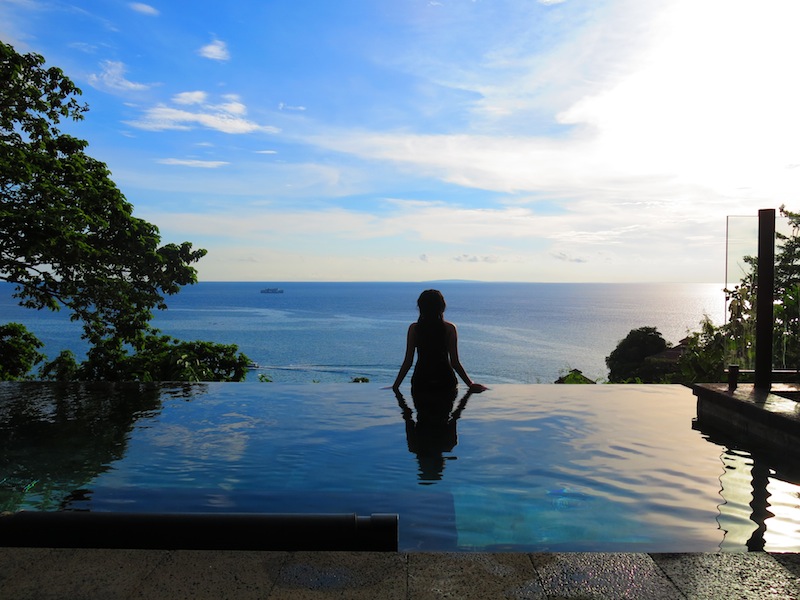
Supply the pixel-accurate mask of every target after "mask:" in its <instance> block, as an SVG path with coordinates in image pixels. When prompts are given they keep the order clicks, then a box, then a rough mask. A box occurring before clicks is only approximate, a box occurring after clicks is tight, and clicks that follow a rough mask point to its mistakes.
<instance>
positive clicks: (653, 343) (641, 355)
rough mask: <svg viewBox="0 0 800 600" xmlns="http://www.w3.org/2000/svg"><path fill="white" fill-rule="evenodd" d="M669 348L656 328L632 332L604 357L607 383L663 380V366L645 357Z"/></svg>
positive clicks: (641, 328) (645, 328)
mask: <svg viewBox="0 0 800 600" xmlns="http://www.w3.org/2000/svg"><path fill="white" fill-rule="evenodd" d="M668 347H669V345H668V344H667V342H666V341H665V340H664V338H663V337H662V336H661V333H659V331H658V330H657V329H656V328H655V327H639V328H638V329H632V330H631V331H630V332H629V333H628V335H627V336H625V338H624V339H623V340H621V341H620V342H619V344H617V347H616V348H615V349H614V350H613V352H611V354H610V355H608V356H607V357H606V366H607V367H608V369H609V374H608V381H609V383H626V382H630V381H639V382H642V383H656V382H660V381H662V380H663V378H664V376H665V368H664V366H663V365H662V364H661V363H660V362H658V361H653V360H648V358H650V357H652V356H654V355H656V354H658V353H660V352H663V351H664V350H666V349H667V348H668Z"/></svg>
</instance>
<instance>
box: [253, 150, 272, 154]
mask: <svg viewBox="0 0 800 600" xmlns="http://www.w3.org/2000/svg"><path fill="white" fill-rule="evenodd" d="M254 152H255V153H256V154H277V153H278V151H277V150H255V151H254Z"/></svg>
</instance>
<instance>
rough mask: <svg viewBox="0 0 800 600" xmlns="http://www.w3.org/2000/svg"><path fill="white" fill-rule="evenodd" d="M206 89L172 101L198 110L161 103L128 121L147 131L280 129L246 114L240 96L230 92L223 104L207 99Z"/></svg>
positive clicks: (182, 94) (268, 130) (242, 131)
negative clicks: (257, 121)
mask: <svg viewBox="0 0 800 600" xmlns="http://www.w3.org/2000/svg"><path fill="white" fill-rule="evenodd" d="M206 99H207V94H206V93H205V92H200V91H194V92H182V93H180V94H176V95H175V96H173V98H172V101H173V102H174V103H175V104H178V105H180V106H196V107H197V108H196V109H195V110H188V109H185V108H176V107H173V106H166V105H164V104H159V105H157V106H154V107H152V108H149V109H147V110H146V111H145V113H144V115H143V116H142V118H141V119H138V120H136V121H127V124H128V125H131V126H132V127H136V128H137V129H145V130H147V131H170V130H190V129H193V128H195V127H204V128H207V129H213V130H215V131H220V132H222V133H231V134H244V133H256V132H263V133H277V132H278V131H279V129H278V128H277V127H272V126H270V125H259V124H258V123H255V122H253V121H250V120H248V119H246V118H244V117H245V115H246V114H247V107H246V106H245V105H244V104H243V103H242V102H241V101H239V98H238V96H236V95H234V94H227V95H225V96H223V100H225V101H224V102H222V103H220V104H209V103H206V102H205V101H206Z"/></svg>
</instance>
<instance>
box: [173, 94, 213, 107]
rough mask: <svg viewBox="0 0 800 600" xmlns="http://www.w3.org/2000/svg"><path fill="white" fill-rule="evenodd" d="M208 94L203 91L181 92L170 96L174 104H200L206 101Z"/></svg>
mask: <svg viewBox="0 0 800 600" xmlns="http://www.w3.org/2000/svg"><path fill="white" fill-rule="evenodd" d="M207 97H208V94H206V93H205V92H199V91H198V92H181V93H180V94H175V95H174V96H173V97H172V101H173V102H174V103H175V104H202V103H203V102H205V101H206V98H207Z"/></svg>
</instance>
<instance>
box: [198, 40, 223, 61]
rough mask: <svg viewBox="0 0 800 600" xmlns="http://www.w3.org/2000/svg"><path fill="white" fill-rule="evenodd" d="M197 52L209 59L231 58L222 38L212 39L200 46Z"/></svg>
mask: <svg viewBox="0 0 800 600" xmlns="http://www.w3.org/2000/svg"><path fill="white" fill-rule="evenodd" d="M197 53H198V54H199V55H200V56H203V57H205V58H209V59H211V60H230V58H231V53H230V52H229V51H228V46H227V44H226V43H225V42H223V41H222V40H214V41H212V42H211V43H210V44H206V45H205V46H203V47H201V48H200V49H199V50H198V51H197Z"/></svg>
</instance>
